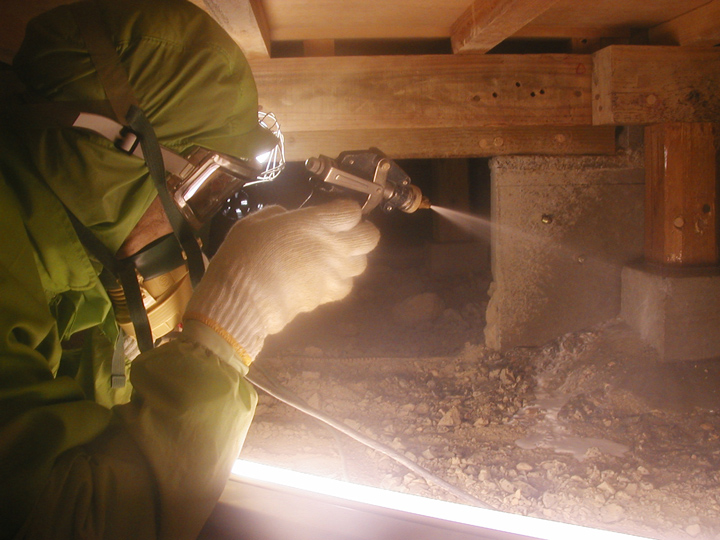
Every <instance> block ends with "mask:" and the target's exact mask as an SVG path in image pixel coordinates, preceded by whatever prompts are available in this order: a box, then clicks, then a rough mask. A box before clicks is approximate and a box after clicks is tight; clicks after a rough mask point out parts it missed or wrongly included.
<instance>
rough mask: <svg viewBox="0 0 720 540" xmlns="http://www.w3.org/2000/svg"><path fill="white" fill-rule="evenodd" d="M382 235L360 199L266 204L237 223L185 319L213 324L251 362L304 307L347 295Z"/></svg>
mask: <svg viewBox="0 0 720 540" xmlns="http://www.w3.org/2000/svg"><path fill="white" fill-rule="evenodd" d="M379 239H380V233H379V232H378V230H377V228H375V226H374V225H373V224H372V223H370V222H368V221H361V213H360V207H359V205H358V204H357V203H354V202H352V201H348V200H336V201H333V202H331V203H329V204H325V205H322V206H316V207H310V208H303V209H300V210H292V211H286V210H284V209H283V208H281V207H279V206H273V207H267V208H264V209H262V210H260V211H258V212H256V213H255V214H252V215H250V216H248V217H246V218H244V219H242V220H241V221H239V222H238V223H237V224H235V225H234V226H233V228H232V229H230V232H229V233H228V235H227V237H226V238H225V241H224V242H223V244H222V245H221V246H220V249H219V250H218V251H217V253H216V254H215V256H214V257H213V258H212V260H211V261H210V264H209V266H208V269H207V272H206V273H205V275H204V277H203V278H202V280H201V281H200V284H199V285H198V287H197V289H196V290H195V292H194V293H193V296H192V298H191V299H190V302H189V304H188V306H187V310H186V312H185V315H184V319H185V320H186V321H200V322H202V323H204V324H205V325H207V326H208V327H210V328H212V329H213V330H214V331H215V332H216V333H217V334H218V335H220V336H221V337H222V338H223V339H224V340H225V341H227V342H228V343H229V344H230V345H231V346H232V347H233V349H234V350H235V352H236V354H237V355H238V356H240V359H241V360H242V361H243V363H244V364H245V365H249V364H250V362H252V360H254V358H255V356H256V355H257V354H258V353H259V352H260V349H261V348H262V345H263V342H264V340H265V337H266V336H268V335H270V334H274V333H276V332H279V331H280V330H282V329H283V328H284V327H285V325H286V324H288V323H289V322H290V321H291V320H292V319H293V318H294V317H295V316H296V315H297V314H298V313H301V312H305V311H311V310H313V309H315V308H316V307H317V306H319V305H320V304H324V303H326V302H332V301H334V300H340V299H341V298H343V297H345V296H346V295H347V294H348V293H349V292H350V289H351V288H352V278H353V277H354V276H357V275H359V274H361V273H362V272H363V271H364V270H365V267H366V266H367V256H366V255H367V253H368V252H369V251H371V250H372V249H373V248H374V247H375V246H376V245H377V243H378V241H379ZM193 324H194V323H193Z"/></svg>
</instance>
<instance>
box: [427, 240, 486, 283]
mask: <svg viewBox="0 0 720 540" xmlns="http://www.w3.org/2000/svg"><path fill="white" fill-rule="evenodd" d="M427 266H428V269H429V270H430V273H431V274H435V275H441V276H451V275H459V274H467V273H468V272H488V270H489V267H490V246H489V245H488V244H486V243H483V242H448V243H446V242H430V243H428V244H427Z"/></svg>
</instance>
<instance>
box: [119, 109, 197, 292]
mask: <svg viewBox="0 0 720 540" xmlns="http://www.w3.org/2000/svg"><path fill="white" fill-rule="evenodd" d="M127 123H128V125H129V126H130V128H131V129H132V130H133V131H134V132H135V133H137V134H138V135H139V136H140V145H141V146H142V151H143V155H144V157H145V163H146V164H147V167H148V170H149V171H150V176H151V177H152V179H153V181H154V182H155V188H156V189H157V192H158V194H159V195H160V201H161V202H162V205H163V208H164V209H165V214H166V215H167V217H168V220H169V221H170V225H172V228H173V231H174V232H175V236H176V237H177V239H178V242H180V245H181V246H182V248H183V250H184V251H185V254H186V255H187V263H188V272H189V273H190V281H191V283H192V284H193V287H194V286H196V285H197V284H198V283H199V282H200V279H201V278H202V276H203V274H204V273H205V263H204V261H203V257H202V250H201V249H200V245H199V244H198V242H197V240H196V239H195V234H194V232H193V230H192V228H191V227H190V224H189V223H188V222H187V221H185V218H184V217H183V216H182V214H181V213H180V210H178V207H177V206H176V205H175V202H174V201H173V200H172V197H171V196H170V193H169V192H168V190H167V184H166V181H165V167H164V165H163V158H162V153H161V152H160V143H159V142H158V140H157V136H156V135H155V131H154V130H153V128H152V126H151V125H150V122H149V121H148V119H147V117H146V116H145V113H143V111H142V110H141V109H140V108H138V107H130V111H129V112H128V117H127Z"/></svg>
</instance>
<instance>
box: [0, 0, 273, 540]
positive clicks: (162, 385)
mask: <svg viewBox="0 0 720 540" xmlns="http://www.w3.org/2000/svg"><path fill="white" fill-rule="evenodd" d="M98 4H99V6H100V10H101V13H102V14H103V16H104V19H105V22H106V24H107V26H108V28H109V32H110V35H111V38H112V41H113V44H114V45H115V47H116V51H117V52H118V54H119V57H120V59H121V62H122V65H123V66H124V68H125V70H126V71H127V73H128V78H129V81H130V84H131V86H132V88H133V90H134V92H135V95H136V96H137V98H138V100H139V102H140V107H141V108H142V109H143V111H144V112H145V113H146V115H147V117H148V118H149V120H150V122H151V124H152V125H153V127H154V129H155V131H156V133H157V135H158V139H159V140H160V142H161V143H162V144H164V145H166V146H168V147H170V148H173V149H175V150H177V151H183V150H185V149H186V148H188V147H189V146H191V145H193V144H201V145H204V146H207V147H210V148H213V149H215V150H218V151H221V152H224V153H227V154H231V155H235V156H238V157H248V156H252V155H253V154H254V152H255V149H256V148H257V147H259V146H263V145H266V143H267V142H268V141H269V139H268V134H267V133H266V132H263V130H260V129H259V128H258V125H257V92H256V89H255V84H254V81H253V79H252V75H251V73H250V70H249V67H248V65H247V62H246V60H245V58H244V57H243V55H242V53H241V51H240V49H239V48H238V47H237V46H236V45H235V44H234V42H232V40H231V39H230V38H229V37H228V36H227V35H226V34H225V33H224V32H223V31H222V30H221V29H220V27H219V26H218V25H217V24H215V23H214V21H212V19H210V17H208V16H207V15H206V14H205V13H204V12H203V11H202V10H200V9H198V8H196V7H195V6H193V5H192V4H190V3H187V2H184V1H182V0H146V1H141V0H123V1H122V2H117V1H114V0H99V1H98ZM81 36H82V34H81V32H80V31H79V29H78V27H77V25H76V23H75V20H74V18H73V14H72V12H71V10H70V9H69V8H68V7H66V6H64V7H61V8H57V9H55V10H53V11H51V12H48V13H46V14H44V15H43V16H40V17H38V18H37V19H35V20H33V21H32V22H31V23H30V24H29V25H28V29H27V33H26V38H25V41H24V43H23V46H22V47H21V49H20V51H19V52H18V54H17V55H16V57H15V60H14V62H13V67H12V75H13V77H15V80H17V78H19V80H20V81H22V84H23V85H24V87H25V89H26V90H27V91H29V93H30V94H31V95H33V96H34V98H38V97H39V98H40V100H41V101H42V100H49V101H52V102H71V103H82V102H93V103H97V102H103V101H104V100H106V96H105V92H104V91H103V88H102V85H101V84H100V82H99V80H98V78H97V75H96V72H95V69H94V66H93V62H92V60H91V58H90V56H89V54H88V53H87V50H86V48H85V44H84V41H83V38H82V37H81ZM10 74H11V73H10V72H4V73H3V72H0V75H4V76H3V77H2V79H3V80H4V81H6V82H7V81H8V80H12V78H11V77H7V76H5V75H10ZM2 92H3V94H4V95H2V96H0V97H2V102H3V104H4V105H5V110H6V111H11V113H10V114H6V115H5V117H2V116H0V119H2V124H0V234H2V249H1V250H0V539H6V538H14V537H19V538H53V539H57V538H123V539H127V538H133V539H144V538H167V539H170V538H172V539H181V538H194V537H196V535H197V534H198V532H199V530H200V528H201V527H202V525H203V523H204V521H205V520H206V518H207V516H208V515H209V513H210V512H211V510H212V508H213V506H214V504H215V502H216V500H217V498H218V497H219V495H220V493H221V491H222V489H223V487H224V484H225V481H226V479H227V476H228V474H229V469H230V467H231V465H232V462H233V461H234V459H235V458H236V457H237V454H238V452H239V448H240V446H241V444H242V441H243V439H244V437H245V434H246V432H247V429H248V426H249V423H250V419H251V417H252V413H253V410H254V407H255V403H256V399H257V397H256V394H255V392H254V390H253V389H252V388H251V387H250V385H249V384H248V383H247V382H246V381H245V380H244V378H243V375H244V374H243V373H239V372H238V371H236V370H235V369H233V368H231V367H230V366H229V364H228V362H226V361H225V360H226V359H224V358H223V356H224V355H230V354H232V353H231V352H230V351H229V350H228V349H226V348H223V346H222V345H221V344H218V342H215V341H214V340H213V336H212V335H209V334H208V335H207V336H205V337H206V338H207V339H206V340H202V339H192V340H191V339H189V338H187V337H186V338H180V339H176V340H174V341H171V342H169V343H167V344H165V345H163V346H160V347H158V348H156V349H153V350H151V351H149V352H146V353H143V354H141V355H140V356H139V357H137V358H136V359H135V360H134V362H132V366H131V369H130V366H129V363H128V369H129V370H130V381H131V383H132V397H130V386H128V387H126V388H125V389H121V390H111V389H110V385H109V380H110V367H109V364H110V361H111V358H112V352H113V342H114V341H115V339H116V336H117V330H116V327H115V321H114V317H113V313H112V308H111V304H110V301H109V299H108V297H107V295H106V293H105V291H104V289H103V288H102V286H101V284H100V282H99V279H98V273H99V270H100V267H99V265H98V263H97V262H95V261H93V260H91V258H90V257H89V256H88V255H87V253H86V251H85V249H84V248H83V246H82V245H81V243H80V241H79V240H78V238H77V236H76V234H75V232H74V230H73V227H72V225H71V223H70V221H69V218H68V216H67V214H66V210H65V209H64V207H63V205H65V206H66V207H67V208H68V209H69V210H70V211H71V212H72V213H74V214H75V216H77V217H78V218H79V219H80V221H81V222H83V223H84V224H85V225H86V226H87V227H89V228H90V229H91V230H92V231H93V232H94V233H95V235H96V236H97V237H98V238H99V239H100V240H101V241H102V242H103V243H104V244H105V245H106V246H107V247H108V248H110V249H111V250H112V251H113V252H115V251H116V250H117V249H118V248H119V247H120V245H121V244H122V242H123V241H124V239H125V238H126V237H127V235H128V233H129V232H130V231H131V230H132V228H133V227H134V226H135V224H136V223H137V221H138V220H139V218H140V217H141V216H142V214H143V213H144V212H145V210H146V209H147V208H148V206H149V205H150V203H151V202H152V201H153V199H154V198H155V197H156V195H157V193H156V191H155V188H154V186H153V182H152V180H151V179H150V178H149V175H148V171H147V168H146V166H145V164H144V162H143V161H142V160H139V159H138V158H135V157H133V156H129V155H125V154H123V153H122V152H119V151H118V150H116V149H114V148H113V147H112V144H111V143H110V142H109V141H107V140H105V139H103V138H102V137H100V136H98V135H95V134H93V133H89V132H83V131H82V130H76V129H72V128H61V127H47V126H45V127H42V126H36V125H33V124H32V122H26V121H24V120H23V116H22V114H19V115H18V114H16V113H17V111H20V112H21V113H22V110H23V104H22V102H21V101H18V100H17V99H16V98H15V94H13V89H12V88H10V87H9V86H8V85H7V84H4V87H3V90H2ZM81 332H82V333H83V335H85V339H84V342H83V345H82V347H81V348H79V349H77V350H68V347H67V346H65V347H63V344H64V343H65V344H67V342H68V340H71V338H73V336H77V335H78V333H81ZM223 343H224V342H223ZM63 349H65V350H63ZM211 351H213V352H211Z"/></svg>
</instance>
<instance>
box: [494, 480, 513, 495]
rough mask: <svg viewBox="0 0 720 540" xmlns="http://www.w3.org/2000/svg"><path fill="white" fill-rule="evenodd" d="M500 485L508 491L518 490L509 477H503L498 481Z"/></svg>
mask: <svg viewBox="0 0 720 540" xmlns="http://www.w3.org/2000/svg"><path fill="white" fill-rule="evenodd" d="M498 486H500V489H502V490H503V491H505V492H506V493H515V491H516V488H515V486H514V485H513V483H512V482H510V480H508V479H507V478H501V479H500V481H499V482H498Z"/></svg>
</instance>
